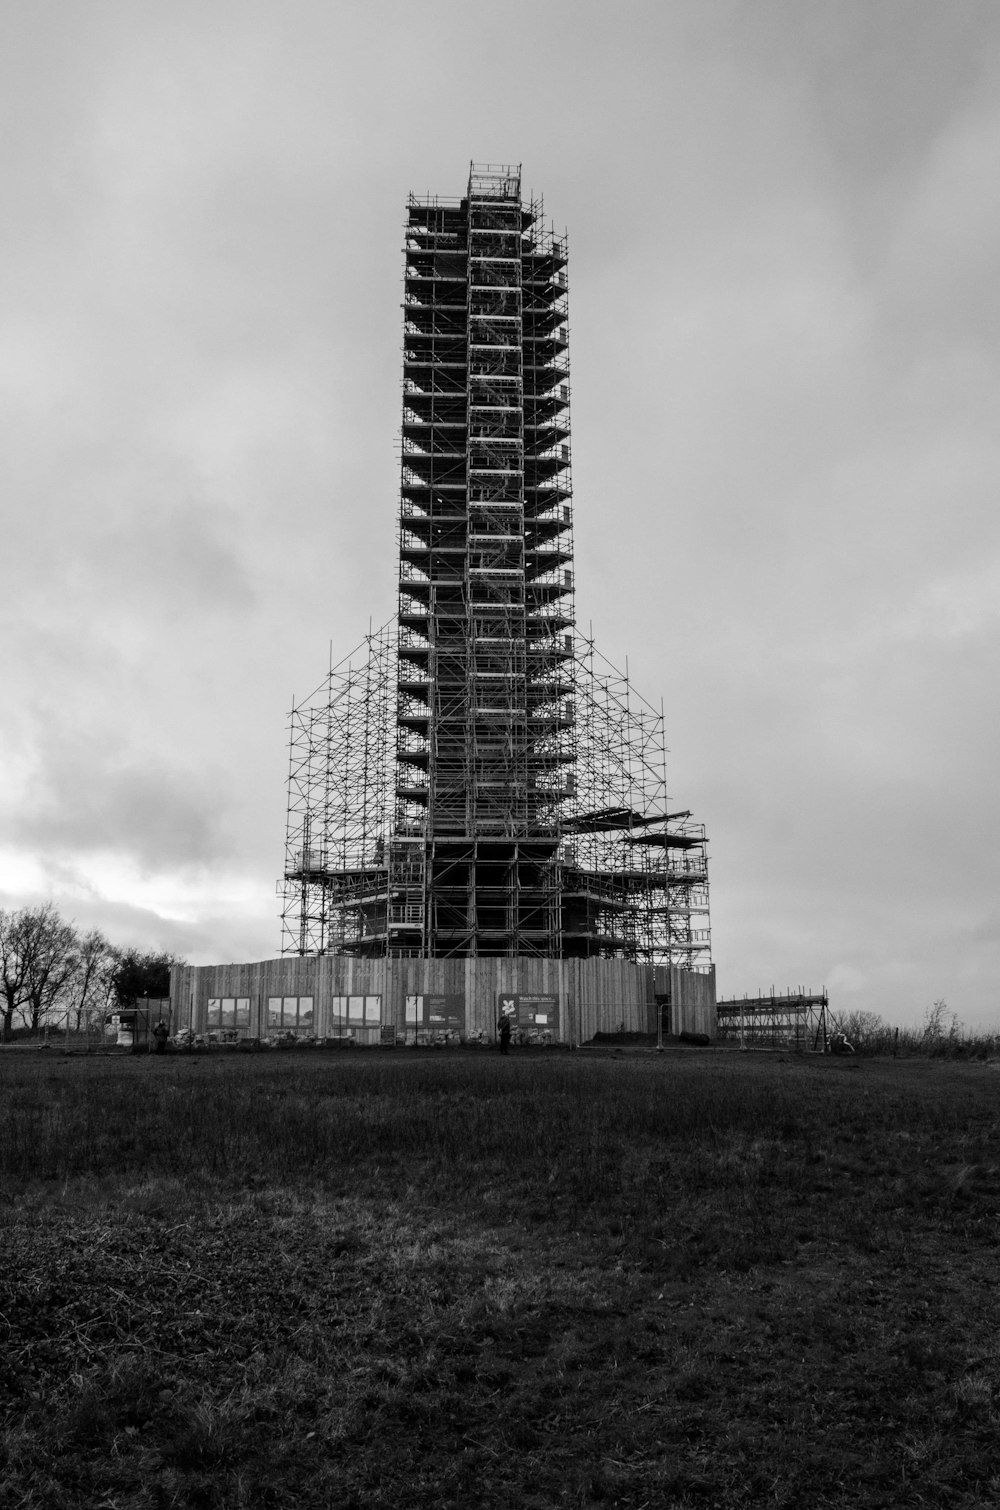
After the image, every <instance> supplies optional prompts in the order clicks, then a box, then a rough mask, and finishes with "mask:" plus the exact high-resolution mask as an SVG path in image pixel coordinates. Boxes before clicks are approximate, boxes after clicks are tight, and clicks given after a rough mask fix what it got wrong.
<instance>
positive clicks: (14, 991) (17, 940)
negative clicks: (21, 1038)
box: [0, 908, 28, 1043]
mask: <svg viewBox="0 0 1000 1510" xmlns="http://www.w3.org/2000/svg"><path fill="white" fill-rule="evenodd" d="M25 933H26V930H25V926H24V909H22V910H21V911H20V912H7V911H6V910H4V909H2V908H0V994H2V1002H3V1005H2V1008H0V1010H2V1013H3V1034H2V1039H3V1042H4V1043H6V1042H7V1040H8V1039H9V1038H10V1036H11V1033H12V1032H13V1030H14V1013H15V1012H16V1011H17V1010H18V1008H19V1007H20V1005H21V1002H22V1001H23V1000H24V986H25V979H26V976H27V969H28V960H27V953H26V949H25Z"/></svg>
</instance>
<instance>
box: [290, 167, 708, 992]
mask: <svg viewBox="0 0 1000 1510" xmlns="http://www.w3.org/2000/svg"><path fill="white" fill-rule="evenodd" d="M404 235H405V249H404V255H405V295H404V296H405V304H404V356H403V384H404V395H403V424H402V477H401V489H400V513H399V607H398V614H397V617H396V619H395V621H393V622H392V623H390V624H387V625H385V626H383V627H382V628H381V629H380V630H378V631H375V632H372V633H369V635H368V636H367V637H366V638H365V640H364V642H363V643H362V645H361V646H360V647H359V649H358V650H357V651H356V652H355V653H354V654H353V655H352V656H350V657H349V658H348V659H347V660H346V661H344V662H342V663H341V664H339V665H337V666H335V667H333V668H332V669H331V670H330V672H329V674H328V676H327V677H326V679H325V680H324V682H323V684H322V685H321V686H320V687H319V688H318V689H317V691H316V692H315V693H314V694H313V695H312V696H311V697H310V698H308V699H306V700H305V702H303V703H301V704H299V705H298V706H296V707H295V708H293V710H292V715H291V741H290V747H291V754H290V769H289V800H288V828H287V846H286V860H285V874H284V880H283V883H282V891H283V898H284V907H283V913H282V920H283V939H282V947H283V951H284V952H294V953H300V954H313V953H324V952H328V951H331V952H337V953H343V954H352V955H360V956H379V955H397V956H399V955H404V956H406V955H408V956H424V957H447V956H469V955H483V956H535V957H538V956H541V957H546V958H559V957H573V956H593V955H598V956H604V957H611V958H616V957H617V958H622V959H627V960H631V961H634V962H636V963H645V964H673V965H680V966H682V967H684V968H686V969H693V970H708V969H709V968H710V934H709V922H708V872H707V860H706V850H705V834H704V829H703V827H702V826H701V825H700V824H697V823H695V822H694V821H693V820H692V817H691V814H690V813H689V812H673V813H671V812H668V802H667V785H666V766H665V755H666V746H665V737H664V720H663V712H662V708H661V709H660V710H657V709H656V708H654V707H652V706H651V705H650V704H649V703H647V702H645V701H644V700H643V699H642V698H641V697H639V696H638V695H637V693H636V691H635V689H634V688H633V687H632V686H631V684H630V682H629V679H628V676H627V674H623V673H621V672H620V671H618V670H616V669H615V668H614V667H612V666H611V665H609V664H608V663H607V662H605V661H604V660H603V659H602V658H601V657H600V655H599V654H598V652H597V650H596V648H595V646H594V644H593V643H592V642H591V641H589V640H585V639H582V638H581V637H580V636H579V635H578V634H577V632H576V629H575V611H574V590H573V508H572V480H571V458H570V432H569V400H570V387H569V363H568V344H567V279H566V262H567V253H566V238H565V236H563V235H558V234H556V232H555V230H554V229H553V228H552V227H551V226H549V227H546V224H545V221H544V216H543V207H542V202H541V200H540V199H527V200H525V199H524V198H523V197H522V192H521V175H520V169H519V168H517V167H510V166H498V165H494V164H473V166H472V169H471V172H470V176H469V183H468V189H467V192H466V194H465V196H464V197H462V198H454V199H443V198H438V197H423V198H416V197H413V196H411V197H410V200H409V203H408V206H407V216H406V222H405V228H404Z"/></svg>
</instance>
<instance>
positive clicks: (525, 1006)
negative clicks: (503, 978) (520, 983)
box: [497, 991, 559, 1033]
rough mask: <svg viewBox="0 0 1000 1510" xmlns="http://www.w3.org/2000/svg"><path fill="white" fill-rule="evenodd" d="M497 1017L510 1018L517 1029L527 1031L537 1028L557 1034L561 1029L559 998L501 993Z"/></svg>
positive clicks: (498, 997) (508, 992)
mask: <svg viewBox="0 0 1000 1510" xmlns="http://www.w3.org/2000/svg"><path fill="white" fill-rule="evenodd" d="M497 1017H509V1018H510V1019H511V1021H512V1022H513V1023H515V1024H516V1026H517V1027H519V1028H524V1029H525V1030H526V1031H531V1030H532V1029H533V1028H537V1029H539V1030H540V1031H544V1032H547V1033H556V1032H558V1029H559V998H558V996H528V995H525V994H524V993H523V992H517V991H501V992H500V993H499V995H498V996H497Z"/></svg>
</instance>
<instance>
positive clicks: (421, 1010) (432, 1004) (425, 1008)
mask: <svg viewBox="0 0 1000 1510" xmlns="http://www.w3.org/2000/svg"><path fill="white" fill-rule="evenodd" d="M406 1026H407V1027H408V1028H418V1029H419V1028H426V1029H427V1030H428V1032H438V1033H462V1032H464V1031H465V997H464V996H455V995H443V996H408V997H407V998H406Z"/></svg>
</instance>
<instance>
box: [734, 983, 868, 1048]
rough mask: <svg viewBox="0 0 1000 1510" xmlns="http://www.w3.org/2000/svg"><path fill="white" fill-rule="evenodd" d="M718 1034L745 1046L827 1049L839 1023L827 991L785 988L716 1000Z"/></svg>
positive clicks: (837, 1030)
mask: <svg viewBox="0 0 1000 1510" xmlns="http://www.w3.org/2000/svg"><path fill="white" fill-rule="evenodd" d="M717 1011H718V1022H719V1037H720V1039H723V1040H729V1041H730V1042H733V1043H738V1044H739V1045H740V1047H741V1048H745V1049H795V1050H798V1051H801V1050H804V1049H812V1050H816V1051H818V1052H820V1053H826V1052H827V1050H828V1049H829V1047H830V1042H831V1039H832V1038H833V1036H834V1035H835V1033H838V1032H839V1028H838V1024H837V1022H836V1020H835V1019H834V1017H833V1014H832V1013H831V1011H830V1001H829V998H828V996H827V994H826V991H825V990H824V991H819V992H813V991H803V990H801V989H800V990H798V991H785V992H783V993H777V992H774V991H772V993H771V995H769V996H768V995H764V994H761V995H758V996H740V997H733V999H732V1000H730V1001H720V1002H719V1003H718V1004H717Z"/></svg>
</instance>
